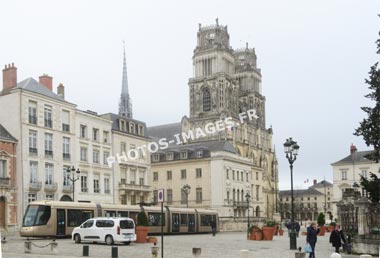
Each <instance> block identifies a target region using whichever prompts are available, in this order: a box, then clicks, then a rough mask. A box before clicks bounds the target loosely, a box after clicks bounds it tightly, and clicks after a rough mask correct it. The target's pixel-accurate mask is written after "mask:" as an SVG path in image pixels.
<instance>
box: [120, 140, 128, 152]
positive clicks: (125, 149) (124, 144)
mask: <svg viewBox="0 0 380 258" xmlns="http://www.w3.org/2000/svg"><path fill="white" fill-rule="evenodd" d="M126 151H127V144H126V143H125V142H122V143H120V153H123V152H126Z"/></svg>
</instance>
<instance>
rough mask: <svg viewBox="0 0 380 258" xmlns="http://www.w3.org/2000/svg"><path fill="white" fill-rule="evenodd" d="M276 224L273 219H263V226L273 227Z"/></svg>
mask: <svg viewBox="0 0 380 258" xmlns="http://www.w3.org/2000/svg"><path fill="white" fill-rule="evenodd" d="M276 225H277V223H276V221H274V220H267V221H265V226H266V227H274V226H276Z"/></svg>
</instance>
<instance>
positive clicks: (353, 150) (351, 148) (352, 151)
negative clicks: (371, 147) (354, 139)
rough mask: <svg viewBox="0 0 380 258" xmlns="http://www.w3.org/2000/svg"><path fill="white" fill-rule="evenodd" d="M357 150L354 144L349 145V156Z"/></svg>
mask: <svg viewBox="0 0 380 258" xmlns="http://www.w3.org/2000/svg"><path fill="white" fill-rule="evenodd" d="M357 151H358V149H356V146H355V145H354V144H352V143H351V147H350V152H351V155H352V154H354V153H355V152H357Z"/></svg>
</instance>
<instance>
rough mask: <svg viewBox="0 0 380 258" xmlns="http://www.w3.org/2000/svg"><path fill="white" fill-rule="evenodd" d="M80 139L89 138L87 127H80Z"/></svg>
mask: <svg viewBox="0 0 380 258" xmlns="http://www.w3.org/2000/svg"><path fill="white" fill-rule="evenodd" d="M80 138H82V139H85V138H87V126H85V125H80Z"/></svg>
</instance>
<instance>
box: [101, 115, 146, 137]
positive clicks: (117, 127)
mask: <svg viewBox="0 0 380 258" xmlns="http://www.w3.org/2000/svg"><path fill="white" fill-rule="evenodd" d="M101 117H103V118H107V119H110V120H111V121H112V130H113V131H120V132H121V130H120V123H119V120H120V119H123V120H124V121H126V122H133V123H134V124H138V125H142V126H143V127H144V137H148V136H147V133H146V131H147V128H146V124H145V123H144V122H141V121H139V120H135V119H132V118H129V117H125V116H120V115H118V114H114V113H106V114H103V115H101ZM122 132H124V133H128V134H132V133H129V132H125V131H122ZM132 135H137V134H132ZM138 136H141V135H138Z"/></svg>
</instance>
